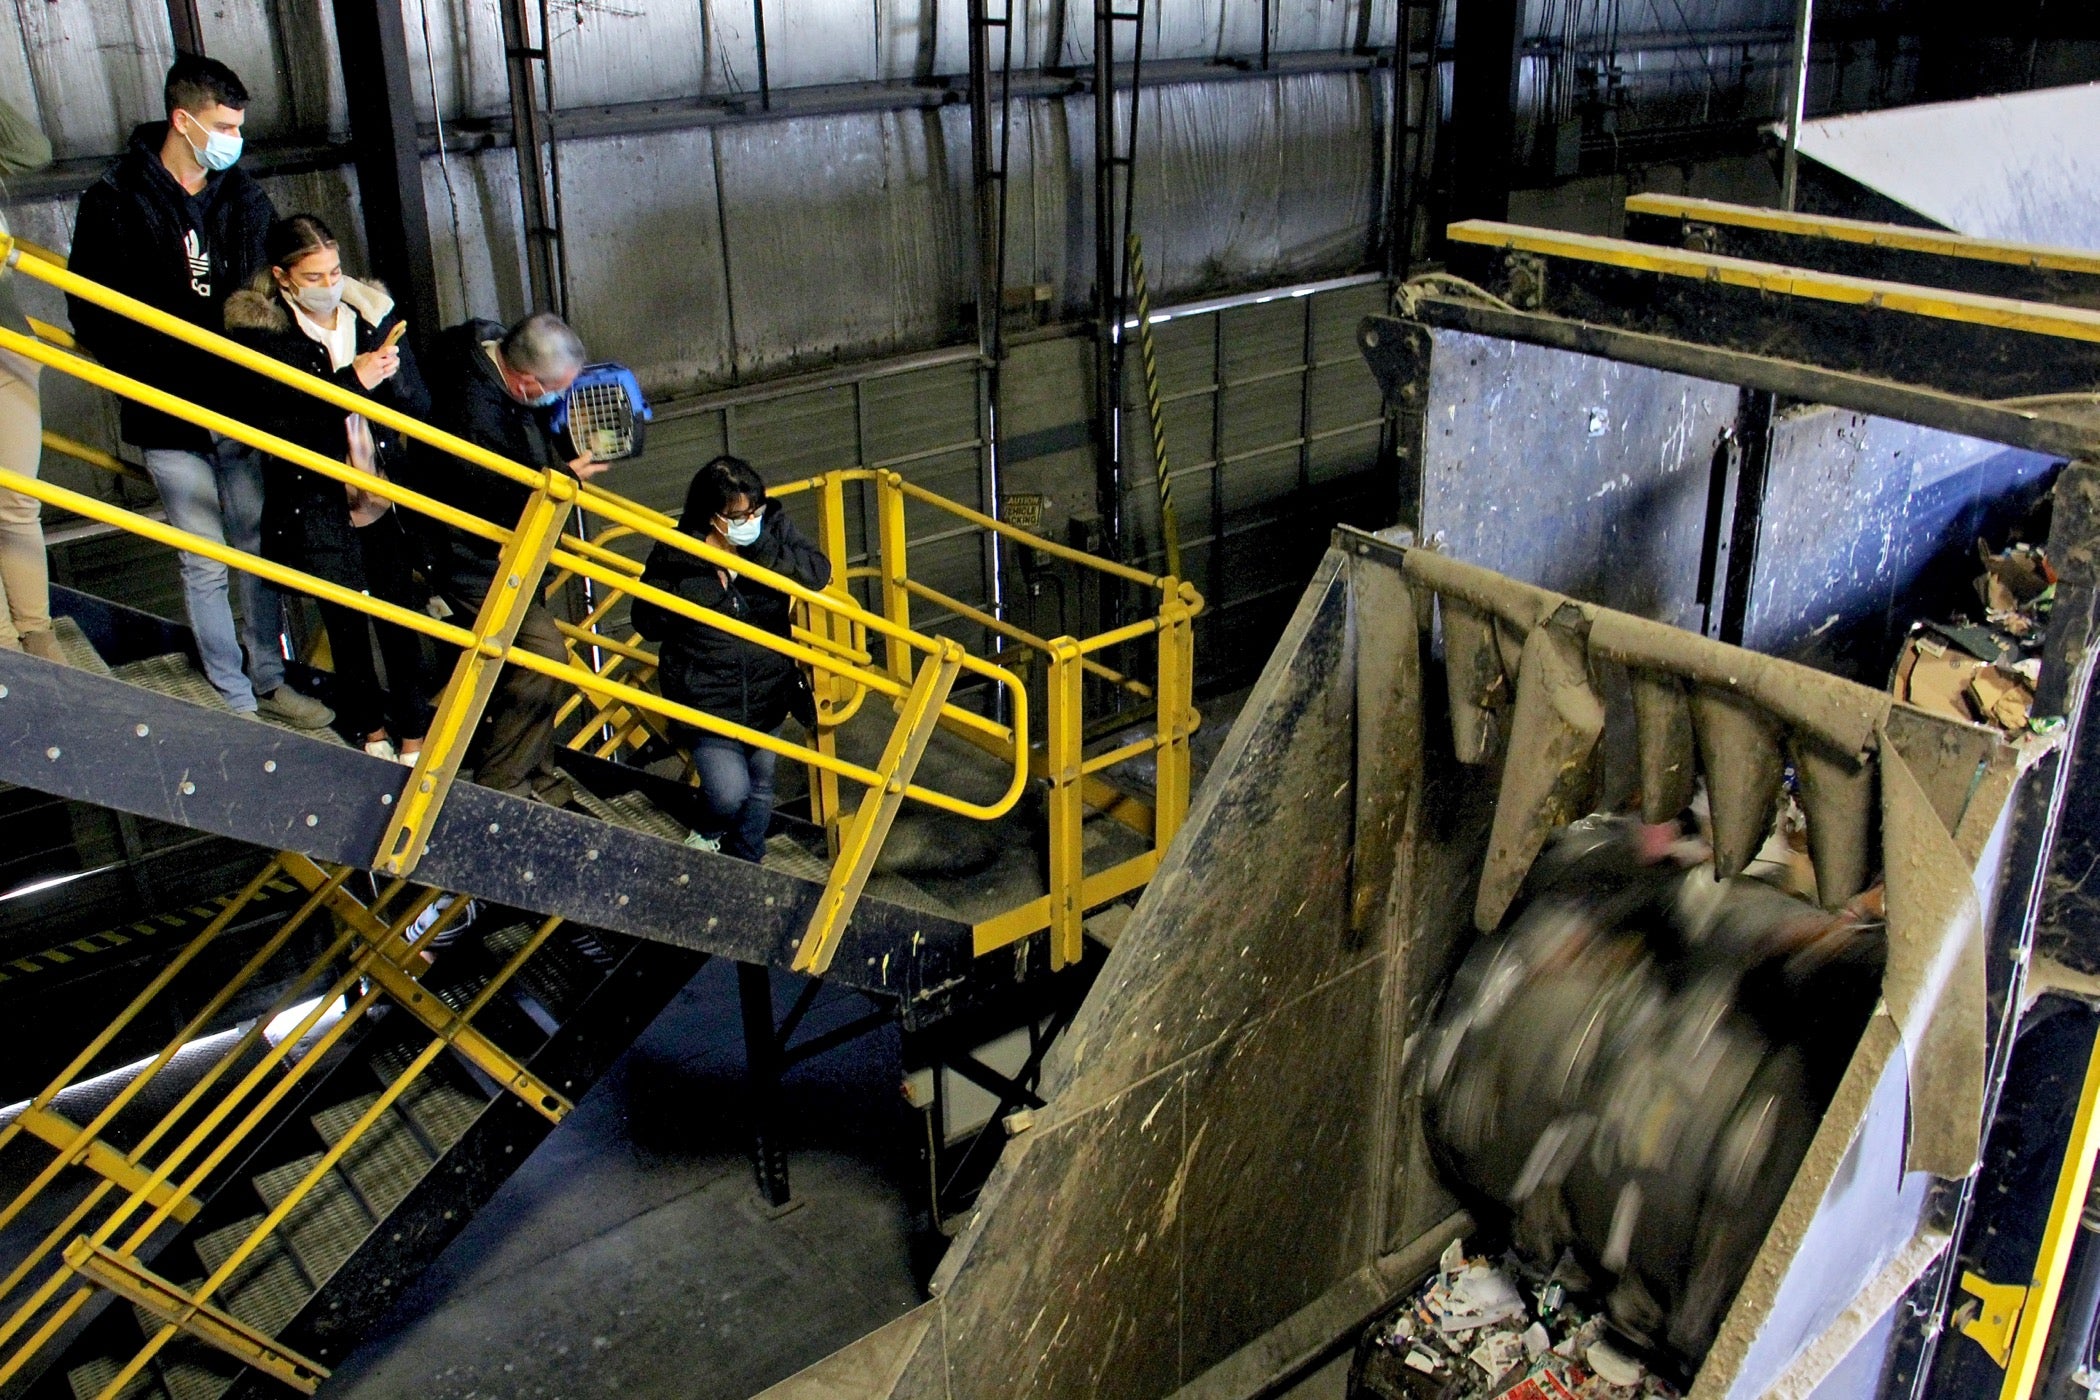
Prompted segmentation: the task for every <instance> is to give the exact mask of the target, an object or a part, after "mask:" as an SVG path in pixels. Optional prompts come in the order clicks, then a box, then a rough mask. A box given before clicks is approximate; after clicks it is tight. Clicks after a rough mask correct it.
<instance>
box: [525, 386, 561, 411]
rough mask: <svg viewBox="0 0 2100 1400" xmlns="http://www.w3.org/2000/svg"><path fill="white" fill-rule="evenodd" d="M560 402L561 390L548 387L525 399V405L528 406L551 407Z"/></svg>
mask: <svg viewBox="0 0 2100 1400" xmlns="http://www.w3.org/2000/svg"><path fill="white" fill-rule="evenodd" d="M560 402H561V391H560V390H559V389H549V390H548V391H547V392H546V393H544V394H534V395H533V396H532V397H531V398H529V399H527V400H525V405H526V407H528V408H552V407H554V405H556V404H558V403H560Z"/></svg>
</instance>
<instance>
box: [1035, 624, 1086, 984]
mask: <svg viewBox="0 0 2100 1400" xmlns="http://www.w3.org/2000/svg"><path fill="white" fill-rule="evenodd" d="M1084 659H1085V658H1084V657H1083V656H1082V655H1081V654H1080V651H1079V643H1078V642H1076V641H1074V640H1073V639H1072V638H1070V637H1058V638H1056V639H1055V640H1053V641H1052V642H1051V643H1050V686H1049V690H1050V694H1049V704H1048V705H1047V706H1046V707H1045V714H1044V719H1043V732H1044V735H1045V737H1046V739H1047V741H1048V745H1047V751H1046V752H1045V754H1044V759H1045V762H1044V766H1045V768H1046V769H1047V770H1048V774H1047V776H1048V777H1049V780H1050V966H1051V967H1052V968H1053V969H1055V968H1061V967H1070V966H1071V965H1072V964H1073V963H1076V962H1078V961H1079V960H1080V958H1081V957H1083V956H1084V955H1085V952H1086V949H1085V946H1084V941H1085V934H1084V932H1083V930H1082V927H1081V920H1082V917H1083V916H1084V915H1085V913H1086V910H1085V909H1084V908H1083V907H1082V906H1081V903H1080V887H1081V886H1082V885H1083V884H1084V883H1085V881H1086V855H1085V849H1084V845H1083V835H1084V827H1085V822H1086V809H1085V806H1084V804H1083V803H1082V802H1081V800H1080V790H1081V776H1082V775H1081V773H1080V771H1079V765H1080V761H1081V758H1082V749H1083V747H1084V741H1083V739H1082V734H1081V731H1082V730H1083V729H1084V728H1085V723H1084V716H1083V715H1082V714H1081V704H1082V697H1083V696H1084V694H1085V687H1084V686H1083V685H1082V681H1083V680H1084V679H1085V676H1086V671H1085V669H1084V667H1083V665H1082V664H1081V663H1082V662H1083V661H1084Z"/></svg>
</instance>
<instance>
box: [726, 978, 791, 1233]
mask: <svg viewBox="0 0 2100 1400" xmlns="http://www.w3.org/2000/svg"><path fill="white" fill-rule="evenodd" d="M736 994H737V1002H738V1005H739V1006H741V1007H742V1009H743V1013H744V1088H745V1102H746V1104H747V1110H746V1117H747V1118H748V1120H749V1124H750V1129H751V1174H752V1177H753V1184H754V1185H756V1186H757V1188H758V1199H759V1201H760V1202H761V1203H762V1204H763V1205H764V1206H765V1208H766V1209H767V1210H769V1211H785V1210H787V1209H788V1208H789V1207H790V1206H791V1205H792V1204H793V1203H794V1191H793V1189H792V1188H791V1186H790V1185H789V1182H788V1165H787V1150H786V1149H785V1148H783V1147H782V1146H781V1145H780V1135H779V1130H778V1123H777V1121H776V1117H775V1110H776V1109H777V1107H778V1105H779V1100H780V1071H781V1069H782V1064H781V1059H782V1056H781V1053H780V1034H779V1032H778V1031H776V1030H775V1029H774V1027H773V974H772V970H771V969H769V968H767V967H764V966H761V965H759V964H756V963H745V962H740V963H738V964H737V965H736Z"/></svg>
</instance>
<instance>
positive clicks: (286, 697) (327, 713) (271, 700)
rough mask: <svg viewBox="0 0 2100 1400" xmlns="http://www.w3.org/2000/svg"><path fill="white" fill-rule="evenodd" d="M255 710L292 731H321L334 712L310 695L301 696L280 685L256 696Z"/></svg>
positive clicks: (333, 715)
mask: <svg viewBox="0 0 2100 1400" xmlns="http://www.w3.org/2000/svg"><path fill="white" fill-rule="evenodd" d="M255 708H256V710H257V711H258V712H259V713H260V714H261V715H262V717H263V718H264V719H267V720H274V721H276V722H277V723H279V724H288V725H290V726H291V727H292V728H294V729H322V728H326V727H327V725H328V724H329V723H330V722H331V721H332V720H334V719H335V711H334V710H331V709H329V708H328V707H327V706H326V705H324V704H322V703H321V702H320V701H318V700H316V699H314V698H313V697H312V696H311V695H301V694H300V693H299V692H298V691H296V690H294V689H292V688H291V687H290V686H288V685H280V686H278V687H277V689H275V690H273V691H271V692H270V693H269V694H268V695H258V696H256V697H255Z"/></svg>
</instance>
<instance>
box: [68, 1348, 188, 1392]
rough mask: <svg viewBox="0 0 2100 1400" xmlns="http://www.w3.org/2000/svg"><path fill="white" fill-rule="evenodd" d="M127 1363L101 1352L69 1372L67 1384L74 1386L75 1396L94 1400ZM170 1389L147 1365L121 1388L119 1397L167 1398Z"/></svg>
mask: <svg viewBox="0 0 2100 1400" xmlns="http://www.w3.org/2000/svg"><path fill="white" fill-rule="evenodd" d="M122 1369H124V1363H123V1362H121V1361H119V1360H117V1358H115V1357H114V1356H98V1357H95V1358H94V1359H93V1360H91V1361H88V1362H86V1363H85V1364H83V1365H79V1366H75V1367H74V1368H73V1369H72V1370H70V1371H68V1372H66V1384H67V1385H69V1386H71V1387H72V1388H73V1400H94V1397H95V1396H97V1395H100V1394H101V1393H102V1388H103V1387H104V1386H106V1385H108V1384H109V1383H110V1382H111V1381H113V1380H115V1379H116V1378H117V1372H118V1371H121V1370H122ZM166 1396H167V1391H166V1390H165V1389H163V1388H162V1386H161V1383H160V1378H159V1377H158V1376H156V1375H154V1373H153V1368H152V1367H150V1366H149V1367H147V1368H145V1369H144V1370H142V1371H140V1372H139V1373H138V1374H137V1375H135V1376H133V1377H132V1378H131V1380H130V1381H129V1382H128V1383H126V1385H125V1386H124V1388H123V1389H122V1390H121V1391H119V1392H117V1400H164V1397H166Z"/></svg>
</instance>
